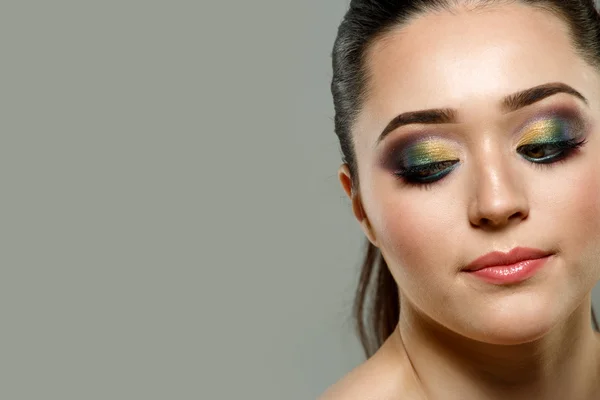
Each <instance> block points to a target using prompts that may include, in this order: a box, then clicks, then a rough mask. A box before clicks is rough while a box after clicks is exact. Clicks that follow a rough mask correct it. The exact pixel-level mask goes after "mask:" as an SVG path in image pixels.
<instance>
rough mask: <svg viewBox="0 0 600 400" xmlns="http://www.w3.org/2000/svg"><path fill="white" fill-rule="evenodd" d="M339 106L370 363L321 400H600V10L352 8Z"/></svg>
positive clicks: (445, 1) (442, 1) (573, 5)
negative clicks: (594, 294) (362, 253)
mask: <svg viewBox="0 0 600 400" xmlns="http://www.w3.org/2000/svg"><path fill="white" fill-rule="evenodd" d="M332 93H333V98H334V104H335V129H336V133H337V135H338V137H339V140H340V144H341V148H342V152H343V158H344V160H343V161H344V163H343V165H342V167H341V168H340V170H339V179H340V181H341V184H342V187H343V189H344V191H345V192H346V194H347V195H348V197H349V198H350V200H351V204H352V209H353V213H354V215H355V217H356V219H357V221H358V222H359V223H360V226H361V227H362V229H363V231H364V234H365V236H366V237H367V239H368V249H367V253H366V257H365V261H364V265H363V271H362V275H361V279H360V284H359V288H358V292H357V299H356V304H355V306H356V307H355V312H356V316H357V319H358V326H359V333H360V336H361V339H362V341H363V345H364V347H365V350H366V353H367V356H369V357H368V361H367V362H365V363H364V364H362V365H361V366H359V367H357V368H356V369H354V370H353V371H352V372H351V373H350V374H348V375H347V376H346V377H344V378H343V379H342V380H341V381H340V382H338V383H337V384H335V385H334V386H332V387H331V388H330V389H329V390H328V391H327V392H326V393H325V394H323V396H322V399H360V400H371V399H372V400H384V399H385V400H387V399H390V400H391V399H432V400H435V399H443V400H452V399H461V400H464V399H490V400H492V399H502V400H506V399H511V400H519V399H527V400H531V399H545V400H552V399H557V400H558V399H560V400H564V399H569V400H575V399H582V400H583V399H600V338H599V336H598V335H599V334H598V333H596V332H595V331H594V329H592V324H591V322H590V321H591V318H590V315H591V314H592V316H593V313H592V312H591V291H592V288H593V287H594V285H595V284H596V282H597V281H598V279H599V277H600V17H599V14H598V12H597V11H596V9H595V7H594V3H593V1H592V0H587V1H586V0H554V1H550V0H539V1H534V0H530V1H525V0H513V1H506V0H504V1H498V0H495V1H493V0H492V1H481V0H479V1H477V0H475V1H466V0H454V1H452V0H413V1H410V0H405V1H399V0H352V1H351V2H350V8H349V10H348V12H347V14H346V15H345V18H344V20H343V21H342V23H341V25H340V27H339V31H338V36H337V39H336V42H335V45H334V49H333V81H332ZM592 320H593V322H595V318H592ZM596 325H597V324H596Z"/></svg>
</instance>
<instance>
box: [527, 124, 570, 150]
mask: <svg viewBox="0 0 600 400" xmlns="http://www.w3.org/2000/svg"><path fill="white" fill-rule="evenodd" d="M569 131H570V129H569V123H568V122H567V121H565V120H563V119H561V118H552V119H542V120H539V121H536V122H534V123H532V124H531V125H529V126H528V127H527V128H526V131H525V134H524V135H523V137H522V138H521V140H520V141H519V144H518V146H517V147H519V146H524V145H528V144H542V143H555V142H564V141H567V140H572V139H573V137H572V135H570V134H569Z"/></svg>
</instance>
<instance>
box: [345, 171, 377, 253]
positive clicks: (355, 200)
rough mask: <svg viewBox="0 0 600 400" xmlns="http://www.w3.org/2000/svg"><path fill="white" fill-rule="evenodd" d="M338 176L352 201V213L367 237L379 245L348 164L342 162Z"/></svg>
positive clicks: (375, 244) (374, 244)
mask: <svg viewBox="0 0 600 400" xmlns="http://www.w3.org/2000/svg"><path fill="white" fill-rule="evenodd" d="M338 178H339V180H340V183H341V184H342V188H343V189H344V192H346V195H347V196H348V198H349V199H350V201H351V202H352V213H353V214H354V217H355V218H356V220H357V221H358V223H359V224H360V227H361V228H362V230H363V232H364V234H365V235H366V236H367V239H369V241H370V242H371V243H372V244H373V246H375V247H379V246H378V245H377V239H376V237H375V234H374V232H373V228H372V227H371V224H370V223H369V218H368V217H367V214H366V213H365V209H364V208H363V205H362V199H361V197H360V193H359V192H358V191H357V190H355V189H354V188H353V186H352V175H351V173H350V168H349V167H348V164H342V166H341V167H340V169H339V170H338Z"/></svg>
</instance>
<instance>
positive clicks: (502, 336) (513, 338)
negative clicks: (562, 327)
mask: <svg viewBox="0 0 600 400" xmlns="http://www.w3.org/2000/svg"><path fill="white" fill-rule="evenodd" d="M556 311H557V310H551V309H549V307H548V303H546V305H544V306H543V307H540V308H537V309H535V308H533V307H529V308H527V307H523V308H520V309H511V311H510V312H503V311H498V310H495V311H493V310H492V311H487V312H485V313H484V314H485V315H482V316H481V317H482V318H481V319H479V320H478V321H470V323H469V324H468V326H470V327H472V328H471V329H473V330H471V331H470V332H467V334H466V335H465V336H468V337H470V338H472V339H475V340H478V341H481V342H485V343H490V344H499V345H517V344H524V343H530V342H534V341H536V340H538V339H541V338H542V337H544V336H545V335H547V334H548V333H549V332H550V331H552V329H553V328H554V327H555V326H556V325H557V323H558V322H559V316H558V315H557V314H556Z"/></svg>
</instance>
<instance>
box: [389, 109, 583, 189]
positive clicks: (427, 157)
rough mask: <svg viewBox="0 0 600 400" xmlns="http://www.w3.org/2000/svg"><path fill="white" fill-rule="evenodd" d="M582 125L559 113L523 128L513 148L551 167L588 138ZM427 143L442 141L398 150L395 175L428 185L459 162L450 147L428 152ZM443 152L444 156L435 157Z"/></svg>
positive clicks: (536, 163) (537, 163) (539, 164)
mask: <svg viewBox="0 0 600 400" xmlns="http://www.w3.org/2000/svg"><path fill="white" fill-rule="evenodd" d="M582 126H583V125H582V123H581V122H580V121H570V120H568V119H565V118H560V117H555V118H551V119H547V118H546V119H542V120H538V121H535V122H533V123H531V124H529V125H528V126H527V128H526V129H525V130H524V132H525V133H524V134H523V137H522V139H521V140H520V142H519V144H518V145H517V149H516V151H517V153H518V154H519V155H520V156H521V157H522V158H523V159H525V160H526V161H528V162H530V163H531V164H532V165H534V166H536V167H541V168H544V167H550V166H552V165H553V164H555V163H558V162H561V161H566V160H567V159H568V158H570V156H571V155H573V154H574V153H575V152H576V151H577V150H578V149H580V148H581V147H583V146H584V145H585V144H586V143H587V139H585V138H584V139H581V136H582V132H581V131H582ZM428 147H429V148H433V149H441V148H443V145H440V144H439V143H437V144H433V145H432V144H427V142H424V143H417V144H416V145H415V146H413V147H409V148H408V149H405V150H404V151H402V152H401V154H400V157H399V159H400V160H399V161H400V162H398V163H397V164H396V167H395V168H393V169H394V172H393V173H394V175H395V176H397V177H398V178H399V179H401V180H402V181H403V183H405V184H407V185H409V186H418V187H420V188H422V189H430V188H431V187H432V185H434V184H435V183H436V182H438V181H440V180H442V179H443V178H444V177H446V176H447V175H449V174H450V173H451V172H452V171H453V170H454V169H456V168H457V167H458V166H459V165H460V159H459V158H458V157H457V156H454V157H452V156H451V155H452V153H453V152H452V151H451V150H446V151H440V150H438V151H435V152H434V153H437V154H431V153H428V152H427V151H426V150H427V148H428ZM415 149H417V150H415ZM418 150H421V151H418ZM415 154H417V156H416V157H415V156H414V155H415ZM442 154H444V155H446V157H444V158H439V157H436V155H437V156H440V155H442ZM411 161H420V162H412V163H411Z"/></svg>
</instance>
